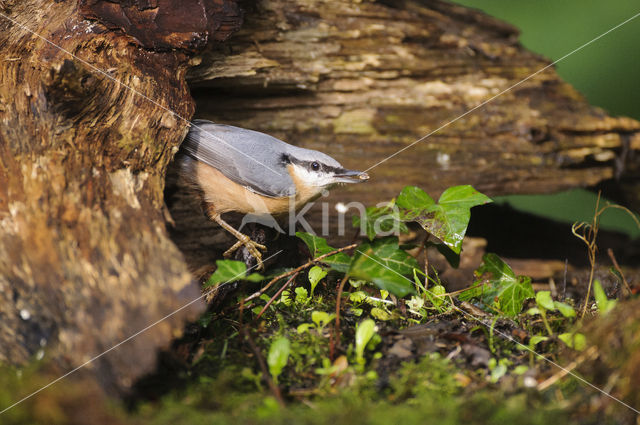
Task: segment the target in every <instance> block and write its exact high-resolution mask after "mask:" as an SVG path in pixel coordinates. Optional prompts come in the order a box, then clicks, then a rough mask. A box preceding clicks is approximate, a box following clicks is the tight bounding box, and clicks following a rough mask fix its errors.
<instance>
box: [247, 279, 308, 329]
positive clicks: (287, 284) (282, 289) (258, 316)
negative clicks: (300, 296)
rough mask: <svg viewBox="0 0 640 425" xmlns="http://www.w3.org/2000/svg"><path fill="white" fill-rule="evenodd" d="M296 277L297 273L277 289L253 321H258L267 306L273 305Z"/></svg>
mask: <svg viewBox="0 0 640 425" xmlns="http://www.w3.org/2000/svg"><path fill="white" fill-rule="evenodd" d="M297 276H298V273H296V274H294V275H293V276H291V277H290V278H289V280H287V283H285V284H284V285H282V288H280V289H278V292H276V294H275V295H274V296H273V297H271V299H270V300H269V302H267V304H266V305H265V306H264V307H263V308H262V310H260V313H258V315H257V316H256V318H255V319H254V321H255V320H258V319H259V318H260V317H261V316H262V315H263V314H264V312H265V311H267V309H268V308H269V306H271V304H273V302H274V301H275V300H276V299H277V298H278V297H279V296H280V294H282V293H283V292H284V290H285V289H286V288H287V287H288V286H289V285H290V284H291V282H293V281H294V279H295V278H296V277H297Z"/></svg>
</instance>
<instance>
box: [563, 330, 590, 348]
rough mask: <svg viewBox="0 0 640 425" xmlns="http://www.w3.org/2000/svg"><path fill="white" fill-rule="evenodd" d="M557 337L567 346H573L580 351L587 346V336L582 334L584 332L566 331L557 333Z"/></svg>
mask: <svg viewBox="0 0 640 425" xmlns="http://www.w3.org/2000/svg"><path fill="white" fill-rule="evenodd" d="M558 339H559V340H560V341H562V342H564V343H565V344H567V346H568V347H569V348H573V349H574V350H577V351H582V350H584V349H585V348H587V338H586V337H585V336H584V334H581V333H578V332H567V333H563V334H560V335H558Z"/></svg>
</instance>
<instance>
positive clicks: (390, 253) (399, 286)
mask: <svg viewBox="0 0 640 425" xmlns="http://www.w3.org/2000/svg"><path fill="white" fill-rule="evenodd" d="M415 268H419V265H418V262H417V261H416V259H415V258H413V257H412V256H410V255H409V254H407V253H406V251H403V250H401V249H400V248H399V247H398V238H396V237H388V238H383V239H377V240H375V241H373V242H372V243H365V244H362V245H360V246H359V247H358V248H356V250H355V254H354V256H353V260H352V261H351V266H350V267H349V276H351V277H353V278H355V279H363V280H367V281H369V282H373V283H374V284H375V285H376V286H377V287H378V288H380V289H384V290H385V291H389V292H390V293H392V294H394V295H396V296H398V297H404V296H405V295H407V294H409V293H413V284H412V283H413V282H412V281H411V280H410V279H408V278H407V277H406V276H407V275H412V274H413V269H415Z"/></svg>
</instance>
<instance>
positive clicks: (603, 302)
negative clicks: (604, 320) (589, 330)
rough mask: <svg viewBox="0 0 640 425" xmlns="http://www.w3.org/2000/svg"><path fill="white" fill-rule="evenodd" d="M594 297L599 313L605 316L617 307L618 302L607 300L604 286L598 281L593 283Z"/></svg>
mask: <svg viewBox="0 0 640 425" xmlns="http://www.w3.org/2000/svg"><path fill="white" fill-rule="evenodd" d="M593 296H594V298H595V299H596V304H597V305H598V311H599V312H600V314H601V315H603V316H604V315H605V314H607V313H608V312H609V311H611V309H612V308H613V307H615V305H616V300H610V299H608V298H607V294H605V292H604V289H603V288H602V284H601V283H600V281H599V280H598V279H596V280H594V281H593Z"/></svg>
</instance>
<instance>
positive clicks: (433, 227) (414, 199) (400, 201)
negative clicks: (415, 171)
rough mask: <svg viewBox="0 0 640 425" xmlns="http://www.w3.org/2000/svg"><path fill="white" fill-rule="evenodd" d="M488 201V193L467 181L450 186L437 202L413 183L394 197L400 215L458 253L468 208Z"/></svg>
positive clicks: (467, 223) (468, 211)
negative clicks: (460, 184)
mask: <svg viewBox="0 0 640 425" xmlns="http://www.w3.org/2000/svg"><path fill="white" fill-rule="evenodd" d="M488 202H492V201H491V199H490V198H489V197H487V196H485V195H483V194H482V193H480V192H478V191H477V190H475V189H474V188H473V187H471V186H469V185H465V186H453V187H450V188H449V189H447V190H445V191H444V193H443V194H442V195H441V196H440V199H439V200H438V203H437V204H436V203H435V202H434V201H433V199H432V198H431V197H429V195H427V194H426V193H425V192H424V191H423V190H422V189H420V188H418V187H415V186H407V187H405V188H404V189H402V192H400V195H398V198H397V199H396V205H397V206H398V207H399V208H400V218H401V219H403V220H404V221H415V222H417V223H418V224H420V225H421V226H422V227H423V228H424V229H425V230H426V231H427V232H429V233H431V234H432V235H433V236H435V237H436V238H438V239H440V240H441V241H442V242H444V243H445V244H446V245H447V246H448V247H449V248H450V249H451V250H452V251H453V252H455V253H456V254H458V255H459V254H460V251H461V249H462V240H463V239H464V235H465V233H466V232H467V226H468V225H469V219H470V217H471V211H470V210H471V208H472V207H474V206H476V205H482V204H486V203H488Z"/></svg>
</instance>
